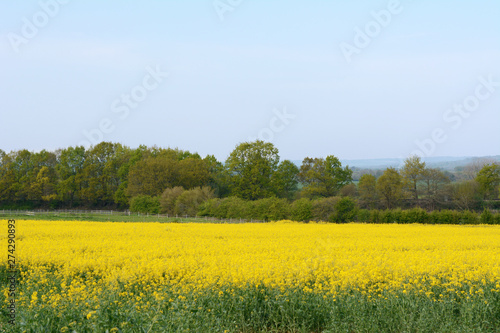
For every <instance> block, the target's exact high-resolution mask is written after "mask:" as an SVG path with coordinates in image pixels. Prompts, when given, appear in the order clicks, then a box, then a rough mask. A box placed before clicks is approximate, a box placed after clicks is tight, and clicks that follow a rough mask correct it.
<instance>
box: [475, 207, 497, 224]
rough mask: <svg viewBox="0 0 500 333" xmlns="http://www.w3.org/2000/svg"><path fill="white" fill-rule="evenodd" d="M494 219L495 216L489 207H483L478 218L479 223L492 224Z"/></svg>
mask: <svg viewBox="0 0 500 333" xmlns="http://www.w3.org/2000/svg"><path fill="white" fill-rule="evenodd" d="M494 220H495V218H494V216H493V214H492V213H491V211H490V210H489V209H485V210H484V211H483V212H482V213H481V216H480V218H479V221H480V222H481V224H493V223H494Z"/></svg>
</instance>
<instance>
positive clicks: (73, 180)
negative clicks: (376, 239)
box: [0, 141, 500, 220]
mask: <svg viewBox="0 0 500 333" xmlns="http://www.w3.org/2000/svg"><path fill="white" fill-rule="evenodd" d="M354 177H355V178H356V181H355V182H353V179H354ZM499 184H500V166H499V165H498V164H496V163H495V162H493V161H487V160H483V161H481V160H478V161H476V162H474V163H471V165H469V166H467V167H465V168H462V169H461V170H458V171H457V172H456V173H450V172H445V171H442V170H439V169H435V168H428V167H426V165H425V163H424V162H422V161H421V159H420V158H419V157H417V156H412V157H409V158H408V159H407V160H406V161H405V163H404V165H403V166H402V167H401V168H400V169H395V168H387V169H385V170H378V171H377V170H361V169H354V170H353V169H350V168H349V167H348V166H342V164H341V163H340V161H339V159H338V158H337V157H335V156H333V155H330V156H327V157H326V158H310V157H306V158H304V160H303V161H302V164H301V165H300V167H299V166H297V165H295V164H294V163H292V162H291V161H289V160H280V157H279V152H278V149H277V148H276V147H274V145H273V144H272V143H268V142H263V141H254V142H245V143H241V144H239V145H237V146H236V147H235V149H234V150H233V151H232V152H231V154H230V155H229V157H228V158H227V159H226V160H225V161H223V162H221V161H218V160H217V159H216V158H215V157H214V156H213V155H208V156H205V157H203V158H202V157H201V156H200V155H199V154H197V153H191V152H189V151H183V150H179V149H171V148H159V147H156V146H155V147H146V146H139V147H138V148H135V149H133V148H129V147H126V146H123V145H121V144H119V143H111V142H101V143H99V144H97V145H95V146H92V147H91V148H89V149H86V148H84V147H82V146H78V147H69V148H65V149H59V150H57V151H53V152H52V151H46V150H42V151H40V152H30V151H28V150H19V151H12V152H10V153H6V152H4V151H2V150H0V208H6V209H8V208H10V209H33V208H53V209H56V208H112V209H131V210H133V211H140V212H151V213H154V212H159V213H170V214H181V215H185V214H187V215H196V214H201V215H212V216H219V217H225V216H226V215H227V214H229V215H227V216H233V215H232V213H224V212H225V211H224V210H226V211H228V212H235V211H238V212H239V213H238V214H240V216H238V217H242V218H246V217H251V216H255V218H256V219H261V218H262V217H263V216H266V217H267V218H266V219H273V214H275V213H271V212H280V209H281V208H279V207H282V208H283V213H276V214H277V215H276V214H275V215H274V217H276V216H278V215H279V216H283V217H284V218H293V219H299V220H308V219H318V218H320V219H325V220H332V219H335V217H332V216H334V215H335V214H337V215H338V210H337V211H335V210H333V211H332V212H330V213H331V214H333V215H331V214H330V215H331V216H327V215H325V214H324V213H318V212H320V211H322V209H327V208H320V207H329V208H328V209H333V208H332V207H335V205H336V204H338V203H339V202H344V201H342V199H343V198H347V199H349V200H350V201H349V202H350V203H353V204H354V207H355V209H356V212H357V213H356V214H357V215H356V216H357V218H358V219H360V216H364V215H362V214H361V215H358V213H359V212H362V211H363V210H364V209H370V210H377V209H378V210H381V209H382V210H383V209H390V210H394V209H398V208H401V209H405V210H407V209H411V208H414V207H420V208H423V209H425V210H427V211H432V210H443V209H448V210H450V209H451V210H462V211H468V210H470V211H482V210H483V209H484V208H489V209H498V208H500V201H499V200H498V199H499ZM307 202H308V203H307ZM346 202H347V201H345V202H344V204H345V203H346ZM300 205H306V206H307V205H310V206H311V207H312V208H311V209H312V211H311V212H312V213H311V214H310V215H308V216H306V215H304V216H302V218H301V216H298V215H297V214H296V213H294V212H296V211H297V210H296V208H297V207H298V206H300ZM294 207H295V208H294ZM294 209H295V210H294ZM266 214H267V215H266ZM299 215H300V214H299ZM305 216H306V217H305ZM234 217H236V215H234Z"/></svg>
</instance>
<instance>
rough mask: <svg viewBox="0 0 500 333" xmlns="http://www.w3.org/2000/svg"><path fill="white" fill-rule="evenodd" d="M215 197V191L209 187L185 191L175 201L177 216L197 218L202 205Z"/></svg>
mask: <svg viewBox="0 0 500 333" xmlns="http://www.w3.org/2000/svg"><path fill="white" fill-rule="evenodd" d="M213 197H214V190H213V189H211V188H210V187H207V186H204V187H197V188H194V189H192V190H188V191H184V192H183V193H182V194H181V195H179V196H178V197H177V199H176V200H175V214H178V215H188V216H195V215H197V212H198V207H199V206H200V204H201V203H203V202H205V201H207V200H209V199H212V198H213Z"/></svg>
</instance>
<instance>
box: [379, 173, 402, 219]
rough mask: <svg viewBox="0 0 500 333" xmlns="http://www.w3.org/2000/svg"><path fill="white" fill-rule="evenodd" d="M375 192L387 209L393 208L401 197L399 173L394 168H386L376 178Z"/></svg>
mask: <svg viewBox="0 0 500 333" xmlns="http://www.w3.org/2000/svg"><path fill="white" fill-rule="evenodd" d="M376 188H377V192H378V193H379V194H380V196H381V197H382V199H383V201H384V203H385V205H386V207H387V208H388V209H391V208H393V207H394V206H395V205H396V204H397V203H398V201H399V200H400V199H401V197H402V179H401V175H400V174H399V173H398V171H397V170H396V169H394V168H387V169H386V170H385V171H384V173H383V174H382V176H380V177H379V178H378V179H377V186H376Z"/></svg>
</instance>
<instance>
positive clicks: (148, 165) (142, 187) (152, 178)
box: [127, 157, 180, 197]
mask: <svg viewBox="0 0 500 333" xmlns="http://www.w3.org/2000/svg"><path fill="white" fill-rule="evenodd" d="M179 184H180V177H179V162H178V161H177V160H173V159H171V158H168V157H156V158H155V157H148V158H146V159H145V160H141V161H139V162H137V163H136V164H134V165H133V166H132V167H131V168H130V172H129V175H128V187H127V195H128V196H130V197H135V196H137V195H150V196H159V195H161V194H162V193H163V191H164V190H165V189H166V188H168V187H175V186H179Z"/></svg>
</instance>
